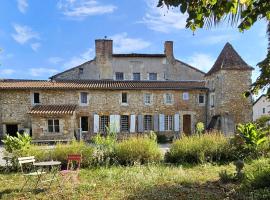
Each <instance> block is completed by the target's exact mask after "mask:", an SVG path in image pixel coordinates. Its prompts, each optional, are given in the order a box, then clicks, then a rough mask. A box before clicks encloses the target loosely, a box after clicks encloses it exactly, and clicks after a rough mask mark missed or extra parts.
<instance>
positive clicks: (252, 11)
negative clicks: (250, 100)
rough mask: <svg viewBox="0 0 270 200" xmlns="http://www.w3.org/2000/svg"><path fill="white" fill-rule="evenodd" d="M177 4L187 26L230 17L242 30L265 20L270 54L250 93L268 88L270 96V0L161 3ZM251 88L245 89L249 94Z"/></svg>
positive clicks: (162, 2)
mask: <svg viewBox="0 0 270 200" xmlns="http://www.w3.org/2000/svg"><path fill="white" fill-rule="evenodd" d="M161 6H167V7H168V8H170V7H177V8H179V9H180V12H181V13H183V14H184V13H186V14H187V15H188V17H187V20H186V28H190V29H191V30H192V31H195V30H196V29H197V28H203V27H212V26H215V25H217V24H219V23H220V22H223V21H228V22H229V23H231V25H232V26H236V25H237V27H238V29H239V31H241V32H242V31H244V30H248V29H249V28H250V27H251V26H252V25H253V24H254V23H255V22H257V21H258V20H266V21H267V23H268V26H267V35H268V52H267V57H266V58H265V59H264V60H263V61H261V62H259V63H258V64H257V65H258V67H259V68H260V75H259V77H258V78H257V80H256V81H255V82H254V83H253V84H252V87H251V93H253V94H254V93H255V94H256V93H257V92H258V91H259V90H260V89H266V90H267V96H268V97H269V98H270V1H269V0H159V3H158V7H161ZM248 95H250V92H246V96H248Z"/></svg>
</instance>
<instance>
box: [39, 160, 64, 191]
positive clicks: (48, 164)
mask: <svg viewBox="0 0 270 200" xmlns="http://www.w3.org/2000/svg"><path fill="white" fill-rule="evenodd" d="M60 165H61V162H60V161H43V162H36V163H34V166H36V167H38V168H40V169H41V172H43V171H44V170H45V169H46V168H48V169H49V170H50V171H51V173H52V177H51V179H46V180H41V178H42V175H43V173H40V175H39V178H38V182H37V184H36V187H35V189H36V188H37V185H38V183H40V182H50V185H49V188H48V189H50V188H51V184H52V182H53V181H57V182H58V186H59V188H60V189H61V185H60V182H59V179H58V177H57V174H58V172H59V170H60Z"/></svg>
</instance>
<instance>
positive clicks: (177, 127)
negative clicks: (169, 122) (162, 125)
mask: <svg viewBox="0 0 270 200" xmlns="http://www.w3.org/2000/svg"><path fill="white" fill-rule="evenodd" d="M174 131H179V114H175V115H174Z"/></svg>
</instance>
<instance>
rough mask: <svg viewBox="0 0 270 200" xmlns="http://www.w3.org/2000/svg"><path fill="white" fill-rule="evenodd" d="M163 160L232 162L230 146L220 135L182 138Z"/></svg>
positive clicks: (175, 161)
mask: <svg viewBox="0 0 270 200" xmlns="http://www.w3.org/2000/svg"><path fill="white" fill-rule="evenodd" d="M165 160H166V161H167V162H170V163H196V164H197V163H204V162H227V161H231V160H233V153H232V152H231V148H230V144H229V141H228V139H227V138H225V136H223V135H222V134H220V133H207V134H204V135H202V136H198V135H193V136H189V137H186V136H183V137H182V138H181V139H179V140H176V141H175V142H174V143H173V144H172V145H171V149H170V151H169V152H167V154H166V156H165Z"/></svg>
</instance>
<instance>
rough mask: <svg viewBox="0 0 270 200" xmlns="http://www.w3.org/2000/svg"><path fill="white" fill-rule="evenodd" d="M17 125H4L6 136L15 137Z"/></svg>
mask: <svg viewBox="0 0 270 200" xmlns="http://www.w3.org/2000/svg"><path fill="white" fill-rule="evenodd" d="M17 132H18V124H6V134H8V135H10V136H17Z"/></svg>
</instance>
